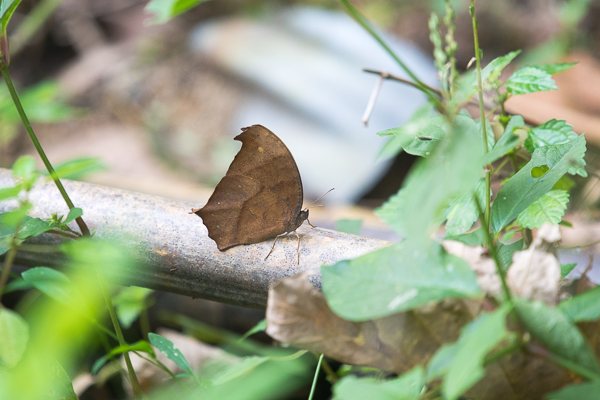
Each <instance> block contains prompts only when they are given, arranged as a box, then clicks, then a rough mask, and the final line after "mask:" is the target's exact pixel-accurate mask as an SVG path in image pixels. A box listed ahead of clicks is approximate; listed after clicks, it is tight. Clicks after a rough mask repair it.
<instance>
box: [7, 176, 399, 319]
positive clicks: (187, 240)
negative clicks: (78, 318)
mask: <svg viewBox="0 0 600 400" xmlns="http://www.w3.org/2000/svg"><path fill="white" fill-rule="evenodd" d="M63 183H64V185H65V187H66V189H67V191H68V193H69V195H70V196H71V198H72V200H73V202H74V203H75V206H76V207H81V208H82V209H83V210H84V215H83V216H84V219H85V221H86V223H87V224H88V226H89V227H90V229H91V230H92V232H93V233H94V235H95V236H97V237H100V238H111V237H118V238H119V240H121V241H124V242H125V243H126V244H127V245H128V246H130V247H131V250H132V252H135V253H136V254H138V255H139V258H140V260H141V261H142V262H141V264H142V267H140V268H137V269H136V270H135V271H123V275H124V276H123V277H122V278H124V279H125V280H126V282H127V283H130V284H135V285H140V286H145V287H150V288H155V289H159V290H164V291H169V292H174V293H179V294H183V295H188V296H192V297H201V298H206V299H212V300H217V301H222V302H227V303H233V304H238V305H244V306H254V307H265V305H266V302H267V293H268V289H269V287H270V286H271V285H272V284H273V283H274V282H277V281H278V280H280V279H282V278H284V277H288V276H292V275H295V274H297V273H300V272H304V271H308V272H309V274H310V275H311V282H313V283H314V284H316V285H319V282H320V279H319V267H320V266H321V265H323V264H332V263H335V262H336V261H339V260H342V259H348V258H353V257H356V256H359V255H362V254H365V253H367V252H369V251H372V250H375V249H376V248H380V247H382V246H385V245H386V244H387V242H384V241H381V240H376V239H369V238H364V237H359V236H354V235H348V234H344V233H340V232H336V231H331V230H326V229H321V228H314V229H313V228H311V227H310V226H308V225H307V224H304V225H303V226H301V227H300V228H299V229H298V233H299V234H300V236H301V242H300V264H297V253H296V245H297V241H296V237H295V235H290V237H289V238H282V239H280V240H279V241H278V243H277V245H276V247H275V250H274V251H273V253H272V254H271V256H270V257H269V258H268V259H267V260H266V261H265V260H264V258H265V256H266V255H267V254H268V252H269V250H270V248H271V246H272V244H273V241H272V240H268V241H266V242H262V243H258V244H255V245H248V246H238V247H234V248H232V249H229V250H227V251H225V252H220V251H219V250H218V249H217V246H216V244H215V242H213V241H212V240H211V239H210V238H209V237H208V236H207V231H206V227H205V226H204V224H202V220H201V219H200V218H199V217H198V216H196V215H194V214H189V212H190V210H191V209H192V208H193V207H201V206H203V205H204V203H205V202H206V199H199V200H198V202H195V203H190V202H185V201H176V200H171V199H167V198H163V197H158V196H151V195H146V194H141V193H135V192H130V191H126V190H120V189H114V188H110V187H105V186H98V185H94V184H90V183H84V182H73V181H64V182H63ZM12 185H13V180H12V177H11V173H10V171H9V170H5V169H0V188H3V187H8V186H12ZM30 200H31V202H32V203H33V205H34V208H33V210H32V213H31V215H33V216H38V217H48V216H50V215H51V214H52V213H58V214H61V215H65V214H66V213H67V212H68V210H67V208H66V205H65V203H64V201H63V199H62V198H61V197H60V194H59V193H58V190H57V189H56V187H55V186H54V184H53V183H52V182H40V183H39V184H38V185H37V186H36V187H35V188H34V189H33V190H32V192H31V193H30ZM14 205H15V203H14V202H10V201H7V202H0V212H4V211H7V210H9V209H11V208H12V207H14ZM73 229H76V226H75V225H74V226H73ZM48 236H49V235H46V237H44V238H42V240H54V238H50V237H48ZM20 259H21V260H24V261H23V262H27V263H28V264H31V265H39V264H35V263H36V261H37V262H39V261H40V260H36V257H35V255H32V254H22V255H21V257H20ZM59 262H60V258H58V259H56V262H55V264H58V263H59ZM44 264H45V265H49V264H52V258H48V257H45V259H44Z"/></svg>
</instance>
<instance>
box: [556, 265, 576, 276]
mask: <svg viewBox="0 0 600 400" xmlns="http://www.w3.org/2000/svg"><path fill="white" fill-rule="evenodd" d="M576 266H577V263H568V264H560V276H561V278H566V277H567V275H569V274H570V273H571V271H573V270H574V269H575V267H576Z"/></svg>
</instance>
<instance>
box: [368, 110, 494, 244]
mask: <svg viewBox="0 0 600 400" xmlns="http://www.w3.org/2000/svg"><path fill="white" fill-rule="evenodd" d="M449 132H450V134H449V135H447V136H446V138H445V139H444V140H442V141H440V143H439V144H438V146H436V148H435V150H434V152H433V153H432V154H431V156H430V157H428V158H426V159H423V160H420V161H419V162H418V163H417V164H416V166H415V167H413V168H412V169H411V171H410V174H409V175H408V177H407V178H406V180H405V183H404V185H403V187H402V188H401V189H400V191H399V192H398V193H397V194H396V195H395V196H392V197H391V198H390V199H389V200H388V201H387V202H386V203H385V204H384V205H383V206H382V207H380V208H379V209H378V210H377V211H376V213H377V215H378V216H379V217H380V218H381V219H382V220H383V221H384V222H386V223H387V224H388V225H390V226H391V227H392V228H393V229H394V230H395V231H397V232H398V233H399V234H400V235H401V236H403V237H411V238H412V239H413V240H422V241H424V242H427V241H429V237H430V234H431V233H432V231H433V230H437V228H438V226H439V224H440V223H441V222H442V221H443V220H444V211H445V210H446V208H447V207H448V204H449V203H450V201H451V200H452V199H453V198H456V197H457V196H458V195H460V194H462V193H464V192H466V191H468V190H469V189H471V188H473V187H475V185H476V184H477V182H478V181H479V179H480V177H481V167H482V162H481V160H482V148H481V147H482V146H481V138H480V135H479V131H478V130H477V124H476V123H475V121H473V120H472V119H471V118H470V117H466V116H464V115H459V116H457V118H456V124H455V126H453V127H452V129H449ZM416 210H418V212H415V211H416Z"/></svg>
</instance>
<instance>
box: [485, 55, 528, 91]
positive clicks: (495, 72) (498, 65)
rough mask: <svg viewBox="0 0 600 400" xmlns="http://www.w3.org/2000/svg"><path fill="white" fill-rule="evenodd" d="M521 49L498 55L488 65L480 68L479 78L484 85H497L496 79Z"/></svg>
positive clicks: (497, 79)
mask: <svg viewBox="0 0 600 400" xmlns="http://www.w3.org/2000/svg"><path fill="white" fill-rule="evenodd" d="M520 53H521V50H515V51H511V52H510V53H508V54H505V55H503V56H500V57H496V58H495V59H493V60H492V61H490V63H489V64H488V65H486V66H485V67H484V68H483V69H482V70H481V80H482V81H483V82H484V86H491V87H492V88H494V87H498V81H499V79H500V75H501V74H502V71H504V69H505V68H506V67H507V66H508V64H510V63H511V62H512V60H514V59H515V58H516V57H517V56H518V55H519V54H520Z"/></svg>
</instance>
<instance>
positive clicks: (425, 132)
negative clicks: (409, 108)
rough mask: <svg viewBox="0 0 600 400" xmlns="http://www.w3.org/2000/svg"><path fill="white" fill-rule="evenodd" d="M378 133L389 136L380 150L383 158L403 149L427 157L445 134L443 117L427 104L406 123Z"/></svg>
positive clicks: (392, 155)
mask: <svg viewBox="0 0 600 400" xmlns="http://www.w3.org/2000/svg"><path fill="white" fill-rule="evenodd" d="M377 135H379V136H384V137H386V136H387V137H389V139H388V141H387V142H386V143H385V145H384V146H383V147H382V149H381V151H380V152H379V157H380V158H382V159H387V158H390V157H394V156H396V155H397V154H398V153H400V152H401V151H405V152H407V153H408V154H412V155H416V156H421V157H427V156H429V154H431V152H432V151H433V149H434V147H435V146H436V145H437V143H438V142H439V140H440V139H441V138H442V137H443V136H444V129H443V119H442V117H441V116H440V114H439V113H438V112H436V111H435V110H434V109H433V108H432V107H431V106H429V105H427V106H424V107H421V108H419V109H418V110H417V111H416V112H415V113H414V114H413V116H412V117H411V118H410V120H409V121H408V122H407V123H405V124H404V125H402V126H400V127H398V128H391V129H386V130H384V131H381V132H377Z"/></svg>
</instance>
